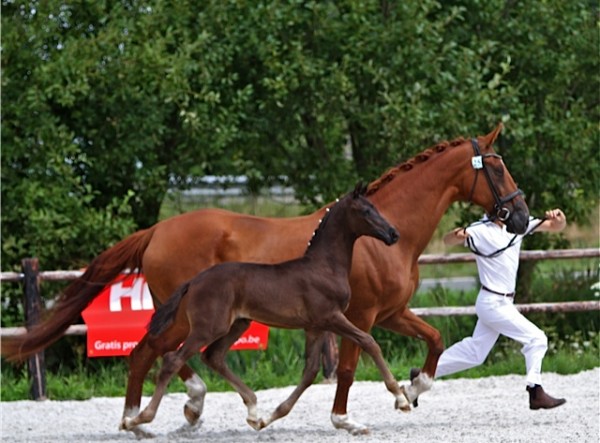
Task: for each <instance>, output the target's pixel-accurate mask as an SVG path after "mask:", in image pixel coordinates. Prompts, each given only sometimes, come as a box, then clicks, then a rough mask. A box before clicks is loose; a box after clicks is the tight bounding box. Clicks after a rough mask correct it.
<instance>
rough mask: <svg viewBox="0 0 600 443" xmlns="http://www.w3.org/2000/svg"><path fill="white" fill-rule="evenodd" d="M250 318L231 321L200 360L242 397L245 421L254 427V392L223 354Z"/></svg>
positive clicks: (238, 336) (255, 409) (255, 402)
mask: <svg viewBox="0 0 600 443" xmlns="http://www.w3.org/2000/svg"><path fill="white" fill-rule="evenodd" d="M249 325H250V320H245V319H244V320H237V321H235V322H234V323H233V325H232V326H231V328H230V329H229V331H228V332H227V334H226V335H224V336H223V337H221V338H220V339H218V340H216V341H215V342H213V343H211V344H210V345H209V346H208V347H207V348H206V349H205V350H204V351H203V352H202V354H201V358H202V361H203V362H204V364H205V365H206V366H208V367H209V368H210V369H212V370H213V371H215V372H216V373H217V374H219V375H220V376H221V377H223V378H224V379H225V380H226V381H227V382H228V383H229V384H230V385H231V386H232V387H233V388H234V389H235V390H236V391H237V392H238V394H240V396H241V397H242V400H243V401H244V404H245V405H246V408H248V417H247V418H246V421H247V422H248V424H249V425H250V426H252V427H253V428H255V429H257V430H258V429H260V428H257V427H256V426H257V425H256V424H257V423H258V412H257V400H256V394H255V393H254V391H253V390H252V389H250V388H249V387H248V386H247V385H246V384H245V383H244V382H243V381H242V379H241V378H239V377H238V376H237V375H235V374H234V373H233V372H232V371H231V369H230V368H229V366H227V363H226V361H225V356H226V355H227V352H228V351H229V348H230V347H231V345H233V344H234V343H235V341H236V340H237V339H238V338H240V336H241V335H242V334H243V333H244V331H245V330H246V329H248V326H249Z"/></svg>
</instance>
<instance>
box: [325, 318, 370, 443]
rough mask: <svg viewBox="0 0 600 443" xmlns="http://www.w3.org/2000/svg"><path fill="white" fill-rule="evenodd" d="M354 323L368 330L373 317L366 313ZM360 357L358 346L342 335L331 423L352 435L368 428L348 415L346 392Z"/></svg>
mask: <svg viewBox="0 0 600 443" xmlns="http://www.w3.org/2000/svg"><path fill="white" fill-rule="evenodd" d="M363 314H365V315H364V316H363V317H361V318H360V319H359V321H357V322H356V323H355V324H356V326H358V327H359V328H360V329H361V330H363V331H365V330H369V329H370V328H371V326H372V324H373V320H374V318H368V316H367V315H366V313H364V312H363ZM359 357H360V347H359V346H358V345H357V344H356V343H354V342H353V341H351V340H349V339H348V338H345V337H342V339H341V342H340V351H339V363H338V368H337V387H336V391H335V400H334V402H333V409H332V411H331V423H332V424H333V426H334V427H335V428H336V429H345V430H346V431H348V432H349V433H351V434H353V435H359V434H368V433H369V428H368V427H367V426H365V425H363V424H362V423H359V422H356V421H354V420H351V419H350V417H349V415H348V410H347V405H348V394H349V392H350V388H351V387H352V383H353V382H354V373H355V372H356V365H357V364H358V359H359Z"/></svg>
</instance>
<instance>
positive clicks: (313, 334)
mask: <svg viewBox="0 0 600 443" xmlns="http://www.w3.org/2000/svg"><path fill="white" fill-rule="evenodd" d="M305 334H306V342H305V349H304V358H305V364H304V371H303V373H302V379H301V380H300V384H298V386H297V387H296V389H294V391H293V392H292V393H291V394H290V395H289V397H288V398H287V399H286V400H285V401H283V402H282V403H281V404H280V405H279V406H277V408H275V411H273V413H271V415H270V416H269V417H268V418H264V419H261V420H260V421H259V424H260V428H259V429H262V428H265V427H267V426H268V425H270V424H271V423H273V422H274V421H275V420H278V419H280V418H281V417H285V416H286V415H288V414H289V413H290V411H291V410H292V408H293V407H294V405H295V404H296V402H297V401H298V399H299V398H300V396H301V395H302V394H303V393H304V391H306V389H307V388H308V387H309V386H310V385H311V384H312V382H313V381H314V380H315V378H316V377H317V374H318V373H319V366H320V365H319V361H320V356H321V350H322V348H323V343H324V342H325V339H326V335H328V334H326V333H324V332H321V331H305Z"/></svg>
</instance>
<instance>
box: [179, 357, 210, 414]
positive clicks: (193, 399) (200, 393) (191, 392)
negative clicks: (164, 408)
mask: <svg viewBox="0 0 600 443" xmlns="http://www.w3.org/2000/svg"><path fill="white" fill-rule="evenodd" d="M179 377H180V378H181V379H182V380H183V382H184V384H185V386H186V388H187V395H188V397H189V400H188V401H187V402H186V403H185V405H184V407H183V415H184V416H185V419H186V420H187V421H188V423H189V424H190V425H191V426H194V425H196V424H197V423H198V421H199V420H200V417H201V416H202V411H203V410H204V398H205V397H206V392H207V389H206V384H205V383H204V381H203V380H202V379H201V378H200V377H199V376H198V374H196V373H195V372H194V371H193V370H192V368H190V367H189V366H188V365H187V364H185V365H183V367H182V368H181V370H180V371H179Z"/></svg>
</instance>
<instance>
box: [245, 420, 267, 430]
mask: <svg viewBox="0 0 600 443" xmlns="http://www.w3.org/2000/svg"><path fill="white" fill-rule="evenodd" d="M246 422H247V423H248V424H249V425H250V426H251V427H252V429H254V430H255V431H260V430H261V429H262V428H264V427H265V426H266V425H265V422H264V421H263V419H262V418H257V419H252V418H247V419H246Z"/></svg>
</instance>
